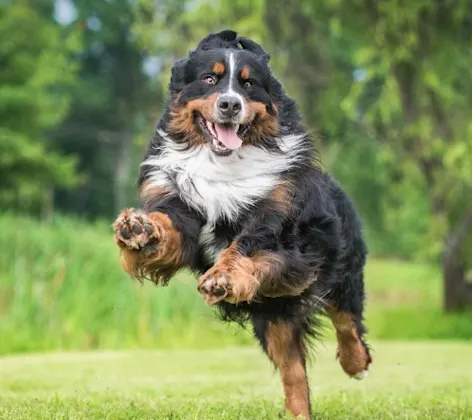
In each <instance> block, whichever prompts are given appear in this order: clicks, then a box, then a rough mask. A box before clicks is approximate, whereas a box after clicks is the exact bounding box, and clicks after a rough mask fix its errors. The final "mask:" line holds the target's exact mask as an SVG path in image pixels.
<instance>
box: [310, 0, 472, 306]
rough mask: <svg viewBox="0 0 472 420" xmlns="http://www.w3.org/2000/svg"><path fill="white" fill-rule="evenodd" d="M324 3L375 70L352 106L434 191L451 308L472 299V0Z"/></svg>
mask: <svg viewBox="0 0 472 420" xmlns="http://www.w3.org/2000/svg"><path fill="white" fill-rule="evenodd" d="M319 11H320V13H322V14H323V16H324V17H325V18H326V19H328V20H329V22H330V24H331V25H332V26H334V27H337V28H339V32H340V33H341V34H343V35H344V36H345V37H349V38H350V39H352V40H353V42H354V43H355V49H356V54H355V56H354V63H355V65H356V67H357V68H361V69H363V70H364V72H365V75H366V77H365V79H364V80H363V81H361V82H358V83H353V85H352V87H351V92H350V95H349V98H348V99H347V100H346V101H345V102H344V105H345V107H344V109H345V110H346V112H347V113H348V114H349V115H350V116H351V118H353V119H356V118H357V119H359V118H360V119H361V121H362V124H363V125H364V126H365V127H366V128H367V129H368V130H370V131H371V132H373V133H375V136H376V137H377V138H378V139H379V141H380V142H381V143H382V152H383V153H384V156H385V157H386V159H388V160H389V163H390V166H391V167H392V168H395V170H396V171H397V172H399V173H400V174H402V175H403V176H404V177H405V179H407V180H408V182H411V181H412V180H415V179H416V181H417V182H421V183H422V185H423V187H424V188H425V190H426V192H427V197H428V202H429V212H430V215H431V216H432V217H431V220H430V222H431V225H430V232H432V233H433V234H434V235H435V237H434V238H433V239H435V240H436V243H437V241H438V240H442V243H443V246H442V250H441V254H442V256H443V270H444V271H443V277H444V308H445V310H446V311H450V310H457V309H462V308H465V307H467V306H472V284H470V283H469V282H468V281H467V280H468V279H467V273H469V272H470V269H471V262H470V259H469V258H467V253H468V251H470V249H471V248H470V246H471V245H472V244H471V239H472V238H471V236H472V235H471V233H472V196H471V192H472V136H471V134H472V124H471V122H470V106H471V101H472V70H471V68H472V66H471V64H472V51H471V50H470V41H471V37H472V24H471V23H472V2H471V1H468V0H463V1H454V2H452V1H438V2H429V1H417V2H408V3H407V2H398V1H384V2H374V1H371V0H359V1H356V2H347V1H338V2H330V3H327V2H326V3H324V4H323V5H321V6H320V9H319ZM374 83H375V84H376V85H377V86H378V92H377V94H376V95H375V97H372V96H371V95H370V94H371V92H372V89H371V87H372V84H374ZM367 93H369V94H367ZM359 116H360V117H359ZM425 246H427V245H425Z"/></svg>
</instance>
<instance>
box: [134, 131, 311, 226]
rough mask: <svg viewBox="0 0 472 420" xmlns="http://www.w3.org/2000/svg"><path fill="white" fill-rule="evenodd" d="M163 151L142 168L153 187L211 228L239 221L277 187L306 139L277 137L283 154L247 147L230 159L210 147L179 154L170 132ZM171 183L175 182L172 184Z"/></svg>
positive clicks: (149, 159)
mask: <svg viewBox="0 0 472 420" xmlns="http://www.w3.org/2000/svg"><path fill="white" fill-rule="evenodd" d="M159 134H160V136H161V137H162V138H163V140H164V141H165V142H166V146H167V147H165V148H164V150H163V151H162V152H161V153H160V154H158V155H156V156H151V157H149V158H148V159H147V160H146V161H145V162H143V164H142V165H147V166H151V167H152V170H151V172H150V177H149V181H150V183H149V184H148V185H149V187H152V186H160V187H164V188H169V189H171V190H175V189H177V191H175V192H176V193H178V194H179V196H180V198H181V199H182V200H184V201H185V202H186V203H187V204H188V205H189V206H191V207H193V208H194V209H196V210H198V211H200V212H201V213H202V214H203V215H204V216H205V217H206V218H207V220H208V223H207V224H208V225H209V226H211V225H213V224H214V223H215V222H216V221H217V220H218V219H225V220H228V221H231V220H235V219H236V218H237V216H238V213H239V212H240V211H241V210H242V209H244V208H249V207H250V206H251V205H253V204H254V202H255V201H257V200H258V199H260V198H261V197H263V196H264V195H265V194H267V193H268V192H269V191H271V190H272V189H274V188H275V187H276V186H277V184H278V183H279V182H280V173H281V172H283V171H286V170H287V169H289V168H290V167H291V166H293V165H295V164H296V163H297V161H298V157H299V156H300V148H299V147H297V146H299V143H300V142H301V140H302V139H303V136H302V135H289V136H285V137H283V138H280V139H279V147H280V149H281V151H282V153H274V152H268V151H266V150H262V149H260V148H256V147H253V146H245V147H244V148H242V149H241V150H239V151H236V152H233V153H232V154H231V155H230V156H216V155H215V154H214V153H213V152H212V151H211V150H210V148H209V147H208V146H206V145H205V146H199V147H195V148H193V149H190V150H179V146H178V145H177V144H175V143H174V142H172V140H171V139H170V138H169V136H168V134H167V133H165V132H162V131H159ZM171 180H172V182H171Z"/></svg>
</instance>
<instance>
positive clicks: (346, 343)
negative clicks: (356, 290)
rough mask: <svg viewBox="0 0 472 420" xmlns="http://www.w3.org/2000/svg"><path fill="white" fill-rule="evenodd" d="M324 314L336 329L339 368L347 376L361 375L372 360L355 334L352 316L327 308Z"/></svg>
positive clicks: (355, 329)
mask: <svg viewBox="0 0 472 420" xmlns="http://www.w3.org/2000/svg"><path fill="white" fill-rule="evenodd" d="M326 312H327V313H328V315H329V316H330V318H331V321H332V322H333V325H334V328H335V329H336V338H337V340H338V357H339V363H340V364H341V367H342V368H343V370H344V372H346V373H347V374H348V375H349V376H356V375H359V374H362V373H363V372H364V371H366V370H368V368H369V364H370V363H371V362H372V359H371V357H370V355H369V353H368V352H367V351H366V348H365V346H364V344H363V343H362V341H361V339H360V337H359V334H358V333H357V328H356V323H355V317H354V315H353V314H351V313H348V312H338V311H337V310H336V309H335V308H333V307H329V308H327V309H326Z"/></svg>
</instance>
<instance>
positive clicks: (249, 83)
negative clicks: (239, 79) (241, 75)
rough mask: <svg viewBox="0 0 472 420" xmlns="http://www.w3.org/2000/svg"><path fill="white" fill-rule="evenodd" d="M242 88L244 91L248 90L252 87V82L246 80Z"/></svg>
mask: <svg viewBox="0 0 472 420" xmlns="http://www.w3.org/2000/svg"><path fill="white" fill-rule="evenodd" d="M243 86H244V89H247V88H250V87H251V86H252V82H251V81H250V80H246V81H245V82H244V85H243Z"/></svg>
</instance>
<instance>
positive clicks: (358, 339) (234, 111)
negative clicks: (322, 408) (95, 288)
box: [114, 30, 371, 418]
mask: <svg viewBox="0 0 472 420" xmlns="http://www.w3.org/2000/svg"><path fill="white" fill-rule="evenodd" d="M268 61H269V55H268V54H267V53H266V52H265V51H264V49H263V48H262V47H261V46H260V45H259V44H257V43H255V42H254V41H252V40H250V39H248V38H245V37H242V36H239V35H238V34H237V33H236V32H234V31H231V30H225V31H222V32H219V33H216V34H210V35H209V36H207V37H206V38H204V39H203V40H202V41H201V42H200V43H199V44H198V46H197V47H196V49H195V50H194V51H191V52H190V53H189V56H188V57H187V58H185V59H183V60H180V61H177V62H176V63H175V65H174V67H173V68H172V76H171V81H170V85H169V91H170V92H169V99H168V102H167V104H166V108H165V111H164V114H163V116H162V118H161V119H160V120H159V122H158V123H157V126H156V129H155V132H154V135H153V137H152V140H151V142H150V146H149V149H148V151H147V153H146V155H145V157H144V161H143V162H142V164H141V172H140V176H139V181H138V185H139V191H140V196H141V201H142V204H141V208H140V209H127V210H124V211H122V212H121V214H120V215H119V216H118V218H117V220H116V221H115V223H114V230H115V240H116V242H117V244H118V246H119V249H120V253H121V261H122V265H123V267H124V269H125V271H126V272H128V273H129V274H130V275H131V276H133V277H135V278H138V279H144V278H146V279H150V280H152V281H153V282H155V283H156V284H160V285H166V284H167V283H168V282H169V280H170V279H171V278H172V276H173V275H174V274H175V273H176V272H177V271H178V270H180V269H181V268H184V267H186V268H190V269H191V270H192V271H194V272H195V273H198V275H200V278H199V281H198V285H197V289H198V292H199V293H200V294H201V295H202V297H203V299H205V301H206V302H207V303H208V304H209V305H214V306H215V307H216V308H217V309H218V312H219V314H220V315H221V317H222V319H224V320H230V321H236V322H239V323H241V324H243V323H246V322H250V323H252V327H253V330H254V335H255V337H256V338H257V339H258V341H259V342H260V344H261V347H262V349H263V350H264V352H265V353H266V354H267V356H268V357H269V358H270V360H271V361H272V362H273V363H274V365H275V366H276V368H278V369H279V371H280V376H281V379H282V383H283V387H284V392H285V405H286V410H287V411H288V412H289V413H291V414H293V415H295V416H298V415H301V416H302V417H305V418H309V416H310V397H309V387H308V382H307V375H306V360H307V352H308V345H309V342H310V341H311V340H310V339H313V338H319V335H317V332H319V331H320V328H319V327H320V321H321V318H320V317H321V316H323V315H327V316H329V317H330V318H331V320H332V322H333V325H334V328H335V330H336V336H337V341H338V351H337V357H338V359H339V362H340V364H341V366H342V368H343V369H344V371H345V372H346V373H347V374H348V375H349V376H351V377H354V378H358V379H360V378H362V377H364V376H365V375H366V374H367V371H368V367H369V364H370V363H371V356H370V353H369V347H368V346H367V345H366V342H365V340H364V335H365V333H366V329H365V327H364V325H363V306H364V281H363V269H364V264H365V261H366V254H367V250H366V245H365V243H364V240H363V237H362V232H361V223H360V221H359V218H358V216H357V214H356V211H355V210H354V207H353V204H352V202H351V200H350V199H349V198H348V196H347V195H346V193H345V192H344V191H343V190H342V189H341V187H340V186H339V185H338V184H337V183H336V182H335V181H334V180H333V179H332V178H331V177H330V175H329V174H327V173H326V172H325V171H324V170H323V169H322V168H321V166H320V164H319V161H318V158H317V153H316V150H315V147H314V145H313V142H312V139H311V138H310V135H309V134H308V133H307V130H306V129H305V128H304V126H303V124H302V121H301V118H300V116H299V114H298V112H297V107H296V104H295V101H294V100H293V99H291V98H289V97H288V96H287V95H286V93H285V92H284V89H283V87H282V85H281V84H280V82H279V81H278V80H277V79H276V78H275V77H274V76H273V74H272V73H271V70H270V69H269V66H268Z"/></svg>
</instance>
